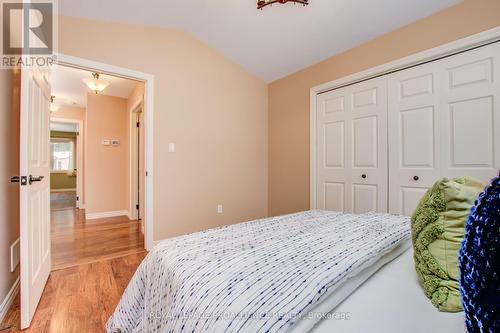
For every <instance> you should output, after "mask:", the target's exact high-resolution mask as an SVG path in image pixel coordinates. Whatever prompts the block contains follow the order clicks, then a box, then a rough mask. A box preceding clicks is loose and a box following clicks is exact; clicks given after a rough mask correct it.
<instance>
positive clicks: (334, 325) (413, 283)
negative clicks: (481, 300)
mask: <svg viewBox="0 0 500 333" xmlns="http://www.w3.org/2000/svg"><path fill="white" fill-rule="evenodd" d="M351 287H352V286H351ZM348 289H349V286H348V285H347V286H346V289H343V292H344V293H346V292H348V291H349V290H348ZM335 297H339V296H338V295H335V294H334V295H331V298H335ZM328 302H331V304H338V302H337V300H335V299H333V300H329V299H326V300H325V301H324V302H323V304H322V305H323V308H320V309H315V310H317V311H323V312H329V313H330V316H329V317H328V318H325V319H322V320H320V321H319V322H317V324H316V325H315V326H314V327H313V328H312V329H311V330H310V332H311V333H332V332H341V333H358V332H372V333H378V332H381V333H382V332H384V333H400V332H405V333H428V332H440V333H457V332H465V324H464V323H465V319H464V314H463V312H460V313H446V312H440V311H438V310H437V309H436V308H434V307H433V306H432V304H431V302H430V300H429V299H427V298H426V297H425V295H424V293H423V290H422V288H421V287H420V286H419V282H418V279H417V275H416V273H415V269H414V265H413V251H412V249H409V250H407V251H405V252H404V253H403V254H402V255H400V256H399V257H397V258H396V259H394V260H393V261H391V262H390V263H388V264H387V265H385V266H384V267H382V268H381V269H380V270H379V271H378V272H376V273H375V274H373V275H372V276H371V277H370V278H369V279H367V280H366V282H364V283H363V284H362V285H361V286H359V288H357V289H356V290H355V291H354V292H353V293H352V294H351V295H350V296H348V297H346V298H345V300H344V301H343V302H341V303H340V304H339V305H338V306H336V307H335V306H334V307H331V308H330V310H326V311H325V310H324V308H325V307H327V306H328ZM319 306H321V305H319ZM332 308H333V311H332V310H331V309H332ZM300 325H301V326H300V327H299V326H296V328H295V330H294V331H293V332H305V331H304V330H302V331H300V329H301V327H302V329H304V328H306V327H307V325H306V323H304V320H303V322H301V323H300Z"/></svg>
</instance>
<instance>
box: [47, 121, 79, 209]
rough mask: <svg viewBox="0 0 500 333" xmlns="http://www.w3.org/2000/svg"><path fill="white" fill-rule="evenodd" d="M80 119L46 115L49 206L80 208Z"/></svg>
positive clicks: (54, 207)
mask: <svg viewBox="0 0 500 333" xmlns="http://www.w3.org/2000/svg"><path fill="white" fill-rule="evenodd" d="M80 198H83V121H82V120H75V119H64V118H56V117H51V119H50V205H51V210H63V209H83V208H84V207H83V205H82V204H81V202H80Z"/></svg>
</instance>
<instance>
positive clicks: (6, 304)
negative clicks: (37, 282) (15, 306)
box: [0, 276, 19, 323]
mask: <svg viewBox="0 0 500 333" xmlns="http://www.w3.org/2000/svg"><path fill="white" fill-rule="evenodd" d="M18 293H19V276H18V277H17V279H16V281H14V284H13V285H12V287H11V288H10V290H9V293H8V294H7V296H5V299H4V300H3V302H2V304H1V305H0V323H1V322H3V320H4V319H5V316H6V315H7V312H8V311H9V309H10V307H11V306H12V303H13V302H14V299H15V298H16V296H17V294H18Z"/></svg>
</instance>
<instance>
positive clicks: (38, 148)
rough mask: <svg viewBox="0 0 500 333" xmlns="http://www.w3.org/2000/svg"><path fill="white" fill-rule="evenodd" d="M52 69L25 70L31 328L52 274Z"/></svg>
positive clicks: (24, 214)
mask: <svg viewBox="0 0 500 333" xmlns="http://www.w3.org/2000/svg"><path fill="white" fill-rule="evenodd" d="M49 82H50V81H49V71H48V70H41V69H29V68H23V70H22V73H21V124H20V130H21V138H20V146H21V147H20V149H21V156H20V183H21V186H20V195H21V202H20V209H21V212H20V220H21V221H20V222H21V230H20V234H21V237H20V238H21V328H22V329H24V328H27V327H28V326H29V325H30V323H31V319H32V318H33V315H34V313H35V310H36V308H37V306H38V302H39V301H40V297H41V296H42V292H43V289H44V288H45V284H46V283H47V279H48V277H49V274H50V264H51V263H50V179H49V171H50V169H49V168H50V159H49V136H50V127H49V122H50V114H49V113H50V108H49V107H50V84H49Z"/></svg>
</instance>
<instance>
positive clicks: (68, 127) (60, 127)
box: [50, 121, 78, 132]
mask: <svg viewBox="0 0 500 333" xmlns="http://www.w3.org/2000/svg"><path fill="white" fill-rule="evenodd" d="M50 130H51V131H60V132H78V125H77V124H73V123H60V122H57V121H51V122H50Z"/></svg>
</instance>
